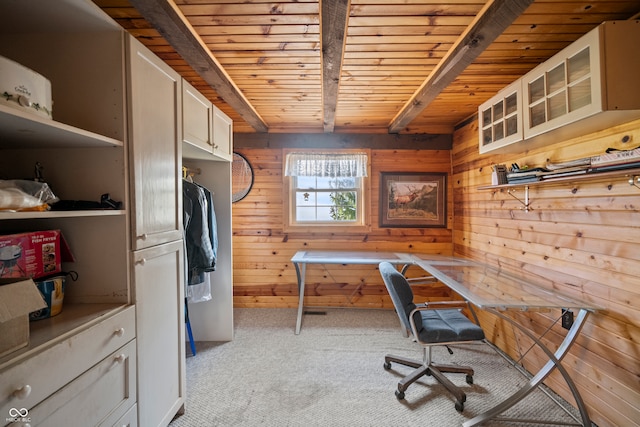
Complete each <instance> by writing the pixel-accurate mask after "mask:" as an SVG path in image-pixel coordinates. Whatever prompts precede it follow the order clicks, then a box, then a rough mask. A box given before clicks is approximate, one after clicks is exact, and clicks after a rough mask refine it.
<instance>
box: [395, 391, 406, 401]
mask: <svg viewBox="0 0 640 427" xmlns="http://www.w3.org/2000/svg"><path fill="white" fill-rule="evenodd" d="M396 398H397V399H398V400H402V399H404V391H400V390H396Z"/></svg>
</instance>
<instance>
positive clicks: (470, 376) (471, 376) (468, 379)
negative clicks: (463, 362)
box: [465, 375, 473, 384]
mask: <svg viewBox="0 0 640 427" xmlns="http://www.w3.org/2000/svg"><path fill="white" fill-rule="evenodd" d="M465 380H466V381H467V384H473V375H467V376H466V377H465Z"/></svg>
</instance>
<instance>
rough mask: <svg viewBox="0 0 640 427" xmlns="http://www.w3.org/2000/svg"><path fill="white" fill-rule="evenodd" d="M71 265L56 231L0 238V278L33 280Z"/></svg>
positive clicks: (64, 245)
mask: <svg viewBox="0 0 640 427" xmlns="http://www.w3.org/2000/svg"><path fill="white" fill-rule="evenodd" d="M63 261H64V262H71V261H73V256H72V255H71V251H70V250H69V247H68V246H67V243H66V242H65V240H64V238H63V237H62V232H60V230H46V231H35V232H31V233H21V234H10V235H6V236H0V278H24V277H30V278H32V279H37V278H39V277H43V276H48V275H51V274H54V273H60V272H61V271H62V262H63Z"/></svg>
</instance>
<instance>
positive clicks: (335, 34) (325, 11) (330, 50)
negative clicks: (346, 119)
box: [320, 0, 350, 133]
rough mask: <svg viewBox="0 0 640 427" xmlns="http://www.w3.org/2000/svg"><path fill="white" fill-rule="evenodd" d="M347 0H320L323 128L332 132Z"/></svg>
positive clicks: (347, 5) (347, 8)
mask: <svg viewBox="0 0 640 427" xmlns="http://www.w3.org/2000/svg"><path fill="white" fill-rule="evenodd" d="M349 4H350V0H320V8H321V17H320V34H321V35H322V60H321V61H322V100H323V110H324V113H323V126H324V131H325V132H328V133H330V132H333V128H334V127H335V121H336V106H337V104H338V90H339V88H340V70H341V69H342V55H343V51H344V40H345V35H346V28H347V17H348V13H347V12H348V11H349Z"/></svg>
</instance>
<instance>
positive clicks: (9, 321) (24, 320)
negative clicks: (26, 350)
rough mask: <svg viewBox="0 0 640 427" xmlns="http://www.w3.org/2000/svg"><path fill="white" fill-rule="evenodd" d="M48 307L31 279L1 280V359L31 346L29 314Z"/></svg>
mask: <svg viewBox="0 0 640 427" xmlns="http://www.w3.org/2000/svg"><path fill="white" fill-rule="evenodd" d="M46 306H47V303H46V302H45V301H44V299H43V298H42V295H41V294H40V291H39V290H38V288H37V287H36V284H35V283H34V282H33V280H31V279H20V280H16V279H0V357H2V356H4V355H6V354H9V353H11V352H13V351H16V350H18V349H20V348H22V347H25V346H27V345H28V344H29V313H31V312H32V311H36V310H40V309H41V308H44V307H46Z"/></svg>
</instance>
